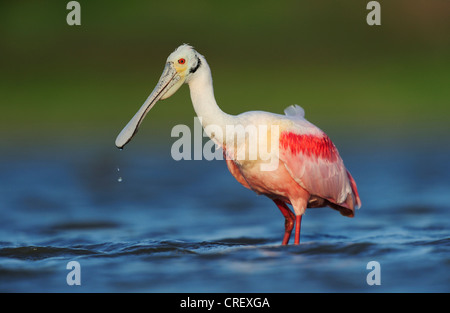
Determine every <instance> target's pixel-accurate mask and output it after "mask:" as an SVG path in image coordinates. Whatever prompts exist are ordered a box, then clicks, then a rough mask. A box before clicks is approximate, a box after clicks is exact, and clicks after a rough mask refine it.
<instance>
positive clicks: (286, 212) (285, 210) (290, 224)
mask: <svg viewBox="0 0 450 313" xmlns="http://www.w3.org/2000/svg"><path fill="white" fill-rule="evenodd" d="M273 202H275V204H276V205H277V207H278V208H279V209H280V211H281V213H282V214H283V216H284V218H285V222H284V229H285V230H284V237H283V241H282V243H281V244H282V245H284V246H285V245H287V244H288V243H289V239H290V238H291V233H292V229H293V228H294V219H295V215H294V213H292V211H291V210H290V209H289V207H288V206H287V205H286V203H284V202H283V201H280V200H273ZM299 231H300V230H299Z"/></svg>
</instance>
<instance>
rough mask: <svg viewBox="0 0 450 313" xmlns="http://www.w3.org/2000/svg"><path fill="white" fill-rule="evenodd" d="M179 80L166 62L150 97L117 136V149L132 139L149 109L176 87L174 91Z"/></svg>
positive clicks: (170, 64) (172, 67)
mask: <svg viewBox="0 0 450 313" xmlns="http://www.w3.org/2000/svg"><path fill="white" fill-rule="evenodd" d="M180 79H181V77H180V76H179V75H178V73H177V71H176V69H175V67H174V66H173V64H172V62H167V63H166V66H165V67H164V70H163V73H162V75H161V77H160V79H159V81H158V83H157V84H156V87H155V88H154V89H153V91H152V93H151V94H150V96H149V97H148V98H147V100H145V102H144V104H143V105H142V106H141V108H140V109H139V111H137V112H136V114H135V115H134V116H133V118H132V119H131V120H130V121H129V122H128V124H127V125H126V126H125V127H124V129H122V131H121V132H120V134H119V135H118V136H117V138H116V142H115V143H116V146H117V148H119V149H122V148H123V147H124V146H125V145H126V144H127V143H128V142H129V141H130V140H131V138H133V136H134V135H135V134H136V133H137V131H138V128H139V126H140V125H141V123H142V120H143V119H144V117H145V116H146V115H147V113H148V112H149V111H150V109H151V108H152V107H153V106H154V105H155V103H156V102H158V100H160V99H161V98H163V96H164V95H165V94H166V93H167V92H168V91H169V90H170V89H171V88H172V87H174V86H176V87H177V88H176V89H178V88H179V86H178V84H177V82H178V81H179V80H180ZM180 85H181V84H180Z"/></svg>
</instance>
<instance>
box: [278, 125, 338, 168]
mask: <svg viewBox="0 0 450 313" xmlns="http://www.w3.org/2000/svg"><path fill="white" fill-rule="evenodd" d="M280 149H284V150H289V151H290V152H291V153H292V154H294V155H297V154H299V153H302V154H303V155H305V156H308V157H317V158H322V159H327V160H328V161H330V162H335V161H337V160H338V159H339V152H338V151H337V149H336V146H335V145H334V144H333V142H332V141H331V139H330V138H329V137H328V136H327V135H326V134H323V136H315V135H299V134H295V133H291V132H282V133H281V135H280Z"/></svg>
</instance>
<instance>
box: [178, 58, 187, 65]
mask: <svg viewBox="0 0 450 313" xmlns="http://www.w3.org/2000/svg"><path fill="white" fill-rule="evenodd" d="M184 63H186V60H185V59H183V58H181V59H178V64H184Z"/></svg>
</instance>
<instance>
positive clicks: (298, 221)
mask: <svg viewBox="0 0 450 313" xmlns="http://www.w3.org/2000/svg"><path fill="white" fill-rule="evenodd" d="M301 224H302V215H296V216H295V241H294V244H295V245H298V244H300V226H301Z"/></svg>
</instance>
